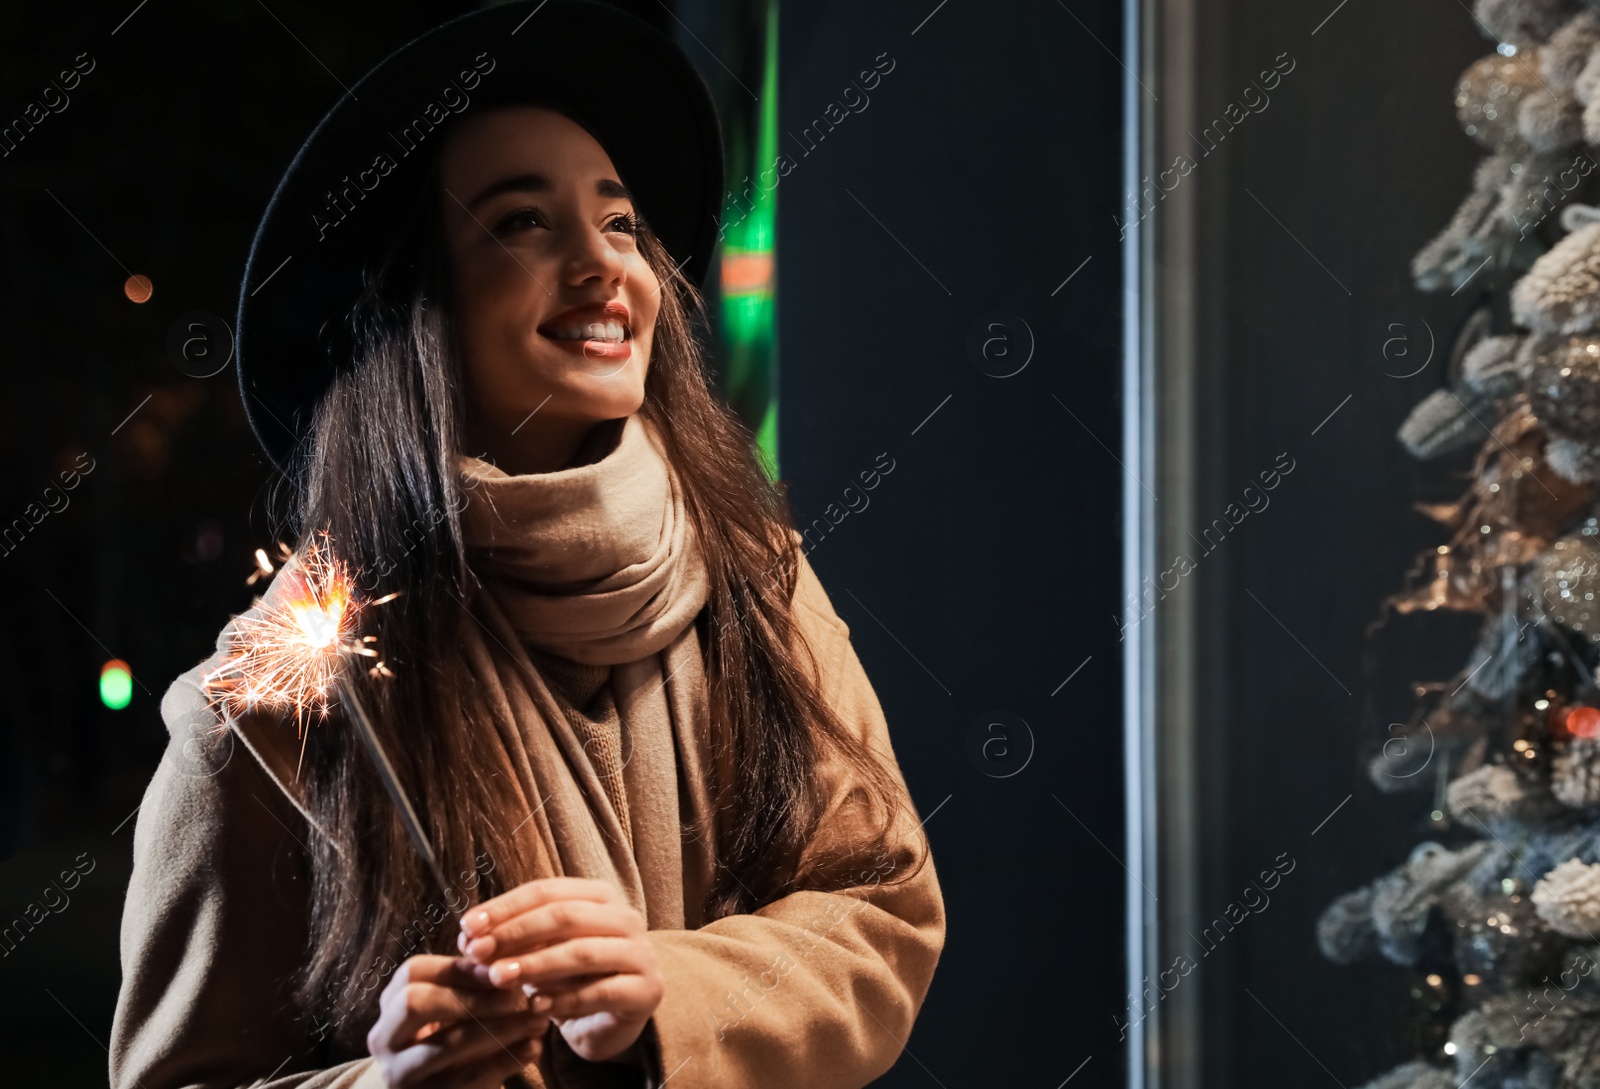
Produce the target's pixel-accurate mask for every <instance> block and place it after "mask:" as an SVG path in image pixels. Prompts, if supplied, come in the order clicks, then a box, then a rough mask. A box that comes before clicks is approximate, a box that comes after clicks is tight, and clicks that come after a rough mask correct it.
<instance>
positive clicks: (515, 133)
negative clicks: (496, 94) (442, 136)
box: [440, 106, 617, 184]
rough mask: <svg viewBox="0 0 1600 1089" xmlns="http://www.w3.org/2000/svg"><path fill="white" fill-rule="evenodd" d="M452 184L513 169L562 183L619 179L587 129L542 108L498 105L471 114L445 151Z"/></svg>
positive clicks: (443, 167)
mask: <svg viewBox="0 0 1600 1089" xmlns="http://www.w3.org/2000/svg"><path fill="white" fill-rule="evenodd" d="M441 156H442V158H441V161H440V171H441V173H442V174H443V176H444V178H445V180H446V182H447V184H449V183H451V182H461V183H468V182H471V181H473V180H479V179H486V178H488V177H489V176H490V175H495V174H500V173H504V172H505V171H508V170H536V171H538V172H539V173H543V174H548V175H550V176H552V177H553V178H554V179H556V180H559V179H560V178H562V177H566V176H576V177H573V180H579V181H582V180H588V179H590V178H594V179H598V178H601V177H605V178H615V177H616V176H617V171H616V167H615V166H614V165H613V164H612V162H611V157H610V156H609V155H607V154H606V151H605V149H604V148H603V147H601V146H600V143H599V141H597V140H596V139H595V138H594V137H593V136H591V135H590V134H589V132H588V130H587V129H585V128H584V127H583V126H582V125H580V124H578V123H577V122H576V121H574V120H572V119H571V118H570V117H567V116H566V115H564V114H561V113H558V112H557V111H555V110H553V109H549V108H546V107H543V106H498V107H494V108H492V109H487V110H481V111H479V112H476V113H472V114H468V115H467V116H466V117H464V118H462V119H461V121H460V123H459V124H457V125H456V127H455V129H454V130H453V131H452V132H451V133H450V136H449V139H448V140H447V141H446V142H445V145H444V149H443V151H442V152H441Z"/></svg>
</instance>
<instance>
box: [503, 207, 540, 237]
mask: <svg viewBox="0 0 1600 1089" xmlns="http://www.w3.org/2000/svg"><path fill="white" fill-rule="evenodd" d="M546 226H549V224H547V223H546V222H545V220H544V213H543V212H541V211H539V209H537V208H518V209H517V210H516V211H514V212H510V213H508V214H506V215H505V216H503V217H501V219H500V222H499V223H498V224H496V226H495V233H496V234H509V233H511V232H512V231H517V230H523V229H525V228H528V227H546Z"/></svg>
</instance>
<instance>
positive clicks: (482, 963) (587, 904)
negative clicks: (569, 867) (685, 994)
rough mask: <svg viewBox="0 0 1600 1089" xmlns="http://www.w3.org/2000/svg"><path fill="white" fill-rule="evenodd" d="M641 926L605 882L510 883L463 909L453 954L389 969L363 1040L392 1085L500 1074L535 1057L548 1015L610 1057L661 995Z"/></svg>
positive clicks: (585, 1050) (578, 1045) (569, 1038)
mask: <svg viewBox="0 0 1600 1089" xmlns="http://www.w3.org/2000/svg"><path fill="white" fill-rule="evenodd" d="M647 931H648V928H647V926H646V923H645V919H644V917H643V916H642V915H640V914H639V912H638V911H637V910H635V909H634V908H633V906H632V905H630V904H629V903H628V902H627V901H626V899H624V898H623V895H622V893H621V891H620V890H618V889H616V888H615V887H613V886H611V885H608V884H606V883H605V882H603V881H593V880H589V879H586V878H577V877H550V878H542V879H540V880H537V881H529V882H526V883H525V884H522V885H518V886H517V887H516V888H514V889H511V890H509V891H507V892H504V893H502V894H501V895H499V896H496V897H494V898H493V899H490V900H485V901H484V902H483V903H481V904H478V905H476V906H475V907H473V908H471V909H469V910H468V911H467V913H466V914H465V915H464V916H463V917H462V920H461V933H460V934H459V935H458V938H457V943H456V944H457V948H458V949H460V951H461V956H460V957H446V956H438V955H429V954H419V955H417V956H413V957H410V958H408V959H407V960H406V961H405V962H404V963H403V964H402V965H401V966H400V968H399V969H397V970H396V972H395V973H394V977H393V978H392V979H391V980H390V981H389V984H388V986H387V987H385V989H384V992H383V995H382V996H381V998H380V1003H379V1004H380V1012H379V1016H378V1019H377V1021H376V1022H375V1023H374V1025H373V1026H372V1030H371V1031H370V1032H369V1033H368V1035H367V1043H368V1048H369V1050H370V1051H371V1052H372V1054H373V1056H374V1057H376V1058H377V1059H378V1061H379V1066H380V1068H381V1069H382V1071H383V1073H384V1080H385V1082H386V1084H389V1085H391V1086H402V1085H403V1086H419V1087H420V1086H430V1087H431V1086H432V1085H434V1084H436V1083H437V1084H440V1085H445V1084H448V1085H451V1086H456V1085H460V1084H472V1083H475V1082H477V1081H478V1079H479V1078H482V1079H483V1084H486V1085H497V1084H499V1083H498V1081H495V1080H493V1079H494V1078H495V1077H496V1076H497V1075H498V1074H499V1072H500V1071H501V1070H502V1069H505V1068H509V1071H510V1072H514V1071H516V1070H519V1069H521V1066H520V1062H529V1063H531V1062H535V1061H537V1059H538V1055H539V1052H540V1050H541V1040H542V1037H543V1035H544V1032H545V1029H546V1027H547V1026H548V1024H549V1023H550V1022H551V1021H554V1022H555V1023H556V1025H557V1027H558V1029H559V1031H560V1033H561V1035H562V1037H563V1039H565V1040H566V1042H567V1045H568V1046H569V1047H570V1048H571V1049H572V1050H573V1052H574V1053H576V1054H577V1055H579V1056H580V1057H582V1058H584V1059H588V1060H590V1061H592V1062H601V1061H605V1060H607V1059H614V1058H616V1057H617V1056H619V1055H622V1053H623V1052H625V1051H627V1050H628V1049H629V1048H630V1047H632V1046H633V1045H634V1043H635V1042H636V1041H637V1040H638V1039H639V1036H640V1034H641V1033H643V1031H644V1027H645V1025H646V1024H647V1023H649V1020H650V1018H651V1016H652V1015H653V1014H654V1013H655V1011H656V1007H657V1006H658V1005H659V1004H660V1002H661V996H662V991H663V989H664V988H663V980H662V976H661V971H660V969H659V968H658V967H657V965H656V958H655V949H654V947H653V946H652V945H651V943H650V939H649V938H648V936H647ZM497 992H498V993H497ZM508 1060H509V1062H508ZM469 1070H470V1071H471V1073H468V1071H469ZM463 1078H464V1080H462V1079H463ZM436 1079H438V1080H437V1082H436Z"/></svg>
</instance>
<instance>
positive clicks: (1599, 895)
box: [1530, 858, 1600, 941]
mask: <svg viewBox="0 0 1600 1089" xmlns="http://www.w3.org/2000/svg"><path fill="white" fill-rule="evenodd" d="M1530 899H1532V901H1533V904H1534V907H1535V909H1536V910H1537V911H1538V913H1539V917H1540V918H1541V919H1543V920H1544V921H1545V922H1547V923H1548V924H1549V925H1550V928H1551V929H1552V930H1555V931H1556V932H1558V933H1561V934H1565V935H1566V936H1567V937H1569V938H1588V939H1589V940H1590V941H1595V940H1596V934H1595V931H1597V930H1600V864H1595V863H1589V862H1581V861H1579V860H1578V859H1576V858H1569V859H1567V861H1565V862H1563V863H1562V864H1561V865H1559V866H1557V867H1556V868H1555V869H1553V870H1551V871H1550V872H1549V873H1547V874H1545V875H1544V876H1543V877H1542V878H1540V879H1539V883H1538V884H1537V885H1535V886H1534V887H1533V895H1532V896H1531V897H1530Z"/></svg>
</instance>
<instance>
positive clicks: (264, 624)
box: [202, 534, 459, 921]
mask: <svg viewBox="0 0 1600 1089" xmlns="http://www.w3.org/2000/svg"><path fill="white" fill-rule="evenodd" d="M283 551H284V557H283V560H284V562H283V564H282V566H281V569H280V570H279V571H278V572H277V578H276V580H275V582H274V584H273V587H272V591H271V592H270V593H269V594H268V596H267V597H266V598H262V599H258V601H257V608H256V609H254V610H252V613H253V615H252V613H245V614H244V615H242V616H240V617H239V618H238V621H237V623H236V624H235V627H234V633H233V638H232V642H231V645H230V649H229V653H228V655H227V657H225V658H224V659H223V660H222V662H221V663H220V664H219V665H218V666H217V667H216V668H215V669H213V670H211V671H210V672H209V673H207V674H206V676H205V678H204V679H203V681H202V685H203V687H204V688H205V690H206V692H207V693H208V694H209V695H210V696H211V698H212V699H213V700H214V701H215V702H216V703H217V705H218V706H219V707H220V708H221V709H222V710H223V712H224V715H225V716H234V715H239V714H243V713H246V712H249V711H254V710H256V709H258V708H266V709H268V710H273V711H280V712H281V711H293V712H294V714H295V723H296V727H297V730H298V732H299V736H300V759H301V763H302V764H303V763H304V761H305V742H306V738H307V736H308V733H307V725H308V722H307V720H308V719H316V720H318V721H320V720H324V719H326V718H327V717H328V715H329V712H330V711H331V710H332V709H333V708H334V707H342V708H343V709H344V710H345V711H347V712H348V713H349V718H350V721H351V724H352V725H354V726H355V729H356V733H357V734H358V735H360V737H361V740H362V742H363V743H364V744H365V745H366V747H367V752H368V753H369V754H370V755H371V757H372V762H373V764H374V765H376V767H377V770H378V775H379V777H380V778H381V779H382V780H383V785H384V788H385V789H386V790H388V792H389V796H390V798H392V799H393V800H394V805H395V808H396V809H397V810H398V811H399V813H400V818H401V821H402V822H403V823H404V824H405V826H406V831H407V832H408V833H409V834H410V836H411V842H412V844H413V845H415V847H416V849H417V854H418V855H420V856H421V858H422V860H423V862H424V863H426V864H427V867H428V869H429V871H430V872H431V873H432V875H433V879H434V881H435V882H436V883H437V884H438V886H439V891H440V892H442V893H444V894H445V899H446V908H447V910H448V901H449V898H450V886H449V883H448V882H447V881H445V878H444V871H443V870H441V869H440V867H439V860H438V858H437V856H435V854H434V852H433V847H432V845H431V844H430V843H429V842H428V840H427V837H426V836H424V835H423V833H422V822H421V821H419V820H418V819H417V814H416V810H415V809H413V808H412V806H411V801H410V799H408V798H407V797H406V795H405V792H404V791H403V790H401V788H400V780H399V778H398V777H397V776H396V775H395V771H394V765H393V764H392V763H390V761H389V756H388V754H387V753H386V752H385V751H384V749H383V745H382V744H381V743H380V742H379V741H378V736H377V734H376V732H375V731H374V730H373V728H372V720H371V718H369V717H368V715H367V710H366V707H365V706H364V705H363V704H362V702H361V700H360V698H359V697H358V696H357V695H356V692H355V689H354V688H353V687H352V686H351V685H349V684H346V683H344V682H345V680H346V678H347V677H348V676H349V671H350V670H351V669H352V668H359V664H360V663H361V662H362V660H364V659H373V660H374V661H373V663H372V664H371V665H370V666H368V667H367V672H368V673H370V674H372V675H374V676H379V677H387V676H392V674H391V673H390V672H389V669H388V667H386V666H385V665H384V663H383V660H382V659H381V658H379V657H378V651H377V649H376V647H375V646H374V645H373V644H374V643H375V642H376V639H375V637H374V636H371V635H367V636H360V635H358V634H357V633H358V632H359V630H360V618H361V615H362V613H363V612H365V611H366V610H367V609H369V608H372V607H375V606H378V605H382V604H384V603H385V602H387V601H391V600H393V599H394V598H395V597H398V596H399V595H398V594H389V595H387V596H385V597H381V598H378V599H377V600H376V601H370V602H368V601H364V600H362V598H361V597H360V596H359V595H358V594H357V593H356V591H355V586H354V583H353V580H352V579H351V577H350V572H349V569H348V568H347V567H346V566H345V564H344V563H343V561H341V560H340V559H339V558H338V557H337V556H336V555H335V554H334V553H333V551H332V549H331V548H330V546H329V543H328V539H327V535H326V534H318V535H317V536H315V537H313V538H312V540H311V541H310V543H309V544H308V545H307V546H306V547H305V548H304V549H303V550H302V551H301V553H300V554H299V555H297V556H296V555H293V554H291V553H289V551H288V549H284V550H283ZM256 568H257V570H256V573H255V574H254V575H252V576H251V578H250V581H251V582H252V583H254V582H255V581H257V580H258V579H261V578H265V577H267V576H270V575H272V574H273V573H274V572H273V565H272V561H271V560H269V559H268V558H267V554H266V553H265V552H263V551H261V550H260V549H257V550H256ZM295 775H296V777H297V778H298V776H299V768H298V767H296V769H295ZM452 914H454V913H453V912H452ZM458 921H459V920H458Z"/></svg>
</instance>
